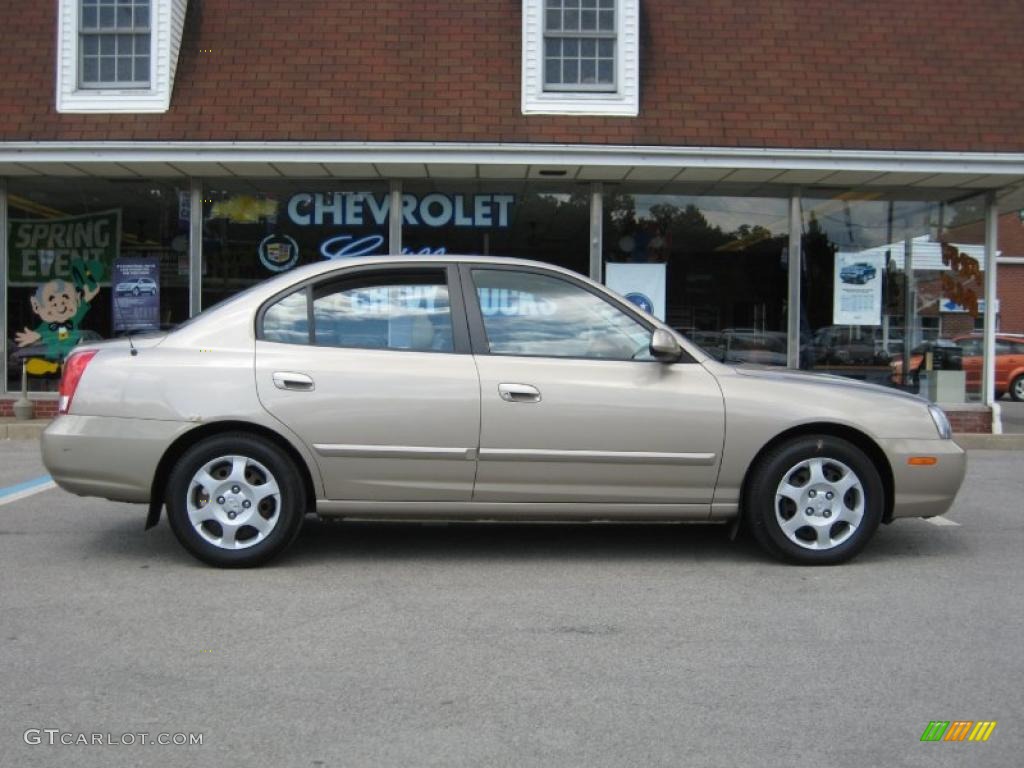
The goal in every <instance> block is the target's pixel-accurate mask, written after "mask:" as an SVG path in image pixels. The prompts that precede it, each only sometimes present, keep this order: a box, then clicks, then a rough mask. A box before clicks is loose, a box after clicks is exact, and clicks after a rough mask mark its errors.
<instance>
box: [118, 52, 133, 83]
mask: <svg viewBox="0 0 1024 768" xmlns="http://www.w3.org/2000/svg"><path fill="white" fill-rule="evenodd" d="M117 79H118V82H122V83H127V82H131V79H132V60H131V57H129V56H119V57H118V58H117Z"/></svg>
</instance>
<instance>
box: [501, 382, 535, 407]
mask: <svg viewBox="0 0 1024 768" xmlns="http://www.w3.org/2000/svg"><path fill="white" fill-rule="evenodd" d="M498 394H499V395H501V399H502V400H506V401H508V402H510V403H539V402H540V390H539V389H537V388H536V387H534V386H531V385H529V384H499V385H498Z"/></svg>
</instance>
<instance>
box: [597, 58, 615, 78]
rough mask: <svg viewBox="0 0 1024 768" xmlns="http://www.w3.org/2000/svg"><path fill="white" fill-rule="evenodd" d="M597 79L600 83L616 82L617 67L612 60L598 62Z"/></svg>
mask: <svg viewBox="0 0 1024 768" xmlns="http://www.w3.org/2000/svg"><path fill="white" fill-rule="evenodd" d="M597 81H598V82H599V83H614V82H615V67H614V62H612V61H604V60H602V61H599V62H598V64H597Z"/></svg>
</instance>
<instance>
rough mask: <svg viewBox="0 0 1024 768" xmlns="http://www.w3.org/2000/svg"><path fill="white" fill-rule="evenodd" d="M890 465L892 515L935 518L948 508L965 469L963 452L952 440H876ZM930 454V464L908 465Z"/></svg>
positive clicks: (965, 456) (958, 488)
mask: <svg viewBox="0 0 1024 768" xmlns="http://www.w3.org/2000/svg"><path fill="white" fill-rule="evenodd" d="M879 442H880V444H881V447H882V450H884V451H885V454H886V456H887V457H888V459H889V464H890V465H891V467H892V474H893V485H894V488H895V497H894V504H893V514H892V516H893V518H897V517H935V516H936V515H941V514H942V513H943V512H945V511H946V510H948V509H949V508H950V507H951V506H952V504H953V500H954V499H955V498H956V494H957V491H959V490H960V485H961V484H962V483H963V480H964V473H965V472H966V471H967V454H966V453H965V452H964V450H963V448H961V447H960V446H959V445H957V444H956V443H955V442H954V441H953V440H880V441H879ZM915 457H934V458H935V459H936V461H935V463H934V464H930V465H928V464H910V463H909V462H910V459H911V458H915Z"/></svg>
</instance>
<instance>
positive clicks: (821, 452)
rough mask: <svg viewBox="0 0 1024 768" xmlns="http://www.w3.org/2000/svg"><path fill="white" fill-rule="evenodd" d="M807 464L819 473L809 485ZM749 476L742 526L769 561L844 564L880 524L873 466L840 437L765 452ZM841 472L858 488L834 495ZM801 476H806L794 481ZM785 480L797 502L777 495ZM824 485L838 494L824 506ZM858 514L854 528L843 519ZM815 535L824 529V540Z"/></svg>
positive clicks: (803, 440) (879, 490) (841, 483)
mask: <svg viewBox="0 0 1024 768" xmlns="http://www.w3.org/2000/svg"><path fill="white" fill-rule="evenodd" d="M812 465H813V466H816V467H817V468H818V471H820V472H821V475H820V476H821V478H822V482H820V483H813V482H812V481H811V479H810V478H811V466H812ZM751 471H752V473H753V474H752V475H751V479H750V483H749V484H748V486H747V493H746V496H745V504H744V507H745V508H744V514H745V516H746V522H747V525H748V527H749V528H750V531H751V533H752V534H753V536H754V539H755V540H756V541H757V543H758V544H759V545H760V546H761V547H762V548H763V549H764V550H765V551H766V552H768V553H769V554H771V555H773V556H774V557H778V558H780V559H783V560H787V561H789V562H792V563H799V564H803V565H834V564H837V563H841V562H844V561H846V560H849V559H850V558H851V557H853V556H854V555H856V554H857V553H858V552H860V551H861V550H862V549H863V548H864V546H865V545H866V544H867V542H868V540H869V539H870V538H871V536H872V535H873V534H874V532H875V530H876V529H877V528H878V524H879V523H880V522H881V520H882V510H883V508H884V490H883V486H882V479H881V477H880V476H879V473H878V469H877V468H876V467H875V466H874V464H873V463H872V462H871V460H870V459H869V458H868V457H867V456H866V455H865V454H864V452H863V451H862V450H860V449H859V448H858V447H857V446H855V445H853V444H852V443H850V442H848V441H846V440H843V439H841V438H838V437H832V436H830V435H807V436H803V437H798V438H794V439H792V440H788V441H787V442H785V443H782V444H780V445H778V446H776V447H775V448H773V449H772V450H770V451H769V452H768V453H766V454H765V455H764V456H763V457H762V458H761V459H760V460H759V461H758V463H757V465H756V466H755V467H754V468H753V469H752V470H751ZM847 472H849V473H852V475H853V478H852V479H853V480H854V481H856V483H855V484H854V485H853V486H852V487H850V488H849V489H848V490H846V491H845V492H841V493H836V489H841V488H843V487H845V484H846V483H848V482H850V475H849V474H847ZM804 476H806V477H807V478H808V479H807V481H806V483H805V484H800V480H801V479H802V478H803V477H804ZM783 480H790V481H791V482H790V483H789V488H790V489H791V490H792V491H793V492H799V494H798V495H799V496H800V500H799V501H798V500H795V499H792V498H790V497H789V496H787V495H785V494H780V493H779V491H780V490H782V483H783ZM833 483H834V484H833ZM829 488H831V489H832V491H829V492H830V493H836V497H835V498H834V497H833V496H828V499H831V501H826V500H825V499H824V498H823V497H824V496H825V491H826V490H827V489H829ZM819 492H820V494H821V495H820V496H818V493H819ZM808 495H813V496H815V498H814V499H810V498H809V497H808ZM839 496H841V497H842V498H839ZM811 511H813V514H810V512H811ZM857 511H859V512H860V515H861V516H860V519H859V520H858V521H856V523H855V524H854V523H852V522H850V521H848V520H847V519H846V518H853V517H855V516H856V514H857ZM791 521H792V523H791ZM801 522H803V523H805V525H800V523H801ZM789 523H791V525H786V524H789ZM784 526H785V528H786V529H788V531H789V532H788V533H787V530H785V529H784ZM819 530H822V531H824V533H822V534H821V535H822V536H824V537H825V540H824V542H822V541H821V539H819V537H818V535H816V534H817V532H818V531H819ZM833 540H834V541H835V543H834V544H833V543H832V542H833ZM814 546H818V547H821V548H811V547H814Z"/></svg>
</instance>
